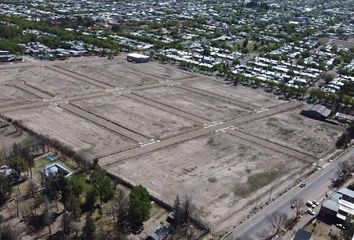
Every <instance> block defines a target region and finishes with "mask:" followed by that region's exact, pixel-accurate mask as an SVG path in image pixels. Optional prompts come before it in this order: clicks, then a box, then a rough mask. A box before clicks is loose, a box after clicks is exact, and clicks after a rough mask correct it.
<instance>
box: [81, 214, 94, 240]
mask: <svg viewBox="0 0 354 240" xmlns="http://www.w3.org/2000/svg"><path fill="white" fill-rule="evenodd" d="M95 238H96V224H95V222H94V221H93V219H92V217H91V216H88V217H87V218H86V223H85V226H84V227H83V229H82V239H83V240H95Z"/></svg>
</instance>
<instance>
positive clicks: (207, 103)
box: [135, 87, 250, 121]
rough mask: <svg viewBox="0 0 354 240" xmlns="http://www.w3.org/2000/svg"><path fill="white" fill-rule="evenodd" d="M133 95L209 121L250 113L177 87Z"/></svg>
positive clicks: (143, 91) (145, 91)
mask: <svg viewBox="0 0 354 240" xmlns="http://www.w3.org/2000/svg"><path fill="white" fill-rule="evenodd" d="M135 93H136V94H138V95H139V96H143V97H146V98H148V99H152V100H155V101H158V102H162V103H164V104H167V105H169V106H172V107H174V108H177V109H180V110H183V111H185V112H189V113H191V114H194V115H196V116H199V117H202V118H204V119H208V120H211V121H217V120H218V121H222V120H226V119H230V118H236V117H240V116H245V115H247V114H249V113H250V112H249V111H247V110H245V109H242V108H240V107H239V106H236V105H233V104H230V103H228V102H226V101H221V100H219V99H215V98H212V97H208V96H205V95H201V94H196V93H194V92H190V91H188V90H185V89H182V88H179V87H157V88H149V89H145V90H141V91H136V92H135Z"/></svg>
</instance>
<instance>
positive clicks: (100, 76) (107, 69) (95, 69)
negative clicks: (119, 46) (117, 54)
mask: <svg viewBox="0 0 354 240" xmlns="http://www.w3.org/2000/svg"><path fill="white" fill-rule="evenodd" d="M57 66H59V67H61V68H62V69H65V70H69V71H72V72H74V73H76V74H79V75H82V76H85V77H89V78H91V79H95V80H98V81H101V82H104V83H106V84H110V85H112V86H115V87H120V88H122V87H134V86H142V85H149V84H153V83H158V81H159V80H160V79H158V78H155V77H151V76H149V75H147V74H144V73H139V72H137V71H136V70H135V69H130V68H128V67H127V66H126V64H123V63H120V62H118V61H116V60H113V61H107V60H104V61H87V62H76V63H73V64H71V63H68V64H60V65H59V64H57Z"/></svg>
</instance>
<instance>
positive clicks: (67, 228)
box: [62, 210, 74, 239]
mask: <svg viewBox="0 0 354 240" xmlns="http://www.w3.org/2000/svg"><path fill="white" fill-rule="evenodd" d="M73 221H74V219H73V216H72V214H71V213H70V212H68V211H66V210H64V214H63V219H62V224H63V225H62V228H63V233H64V236H65V239H67V238H69V237H70V235H71V233H72V231H73Z"/></svg>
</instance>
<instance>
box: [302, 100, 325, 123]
mask: <svg viewBox="0 0 354 240" xmlns="http://www.w3.org/2000/svg"><path fill="white" fill-rule="evenodd" d="M301 114H302V115H304V116H307V117H310V118H314V119H318V120H326V118H328V117H329V115H331V110H329V109H328V108H326V107H325V106H323V105H321V104H315V105H309V106H307V107H306V108H305V109H303V110H302V111H301Z"/></svg>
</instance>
